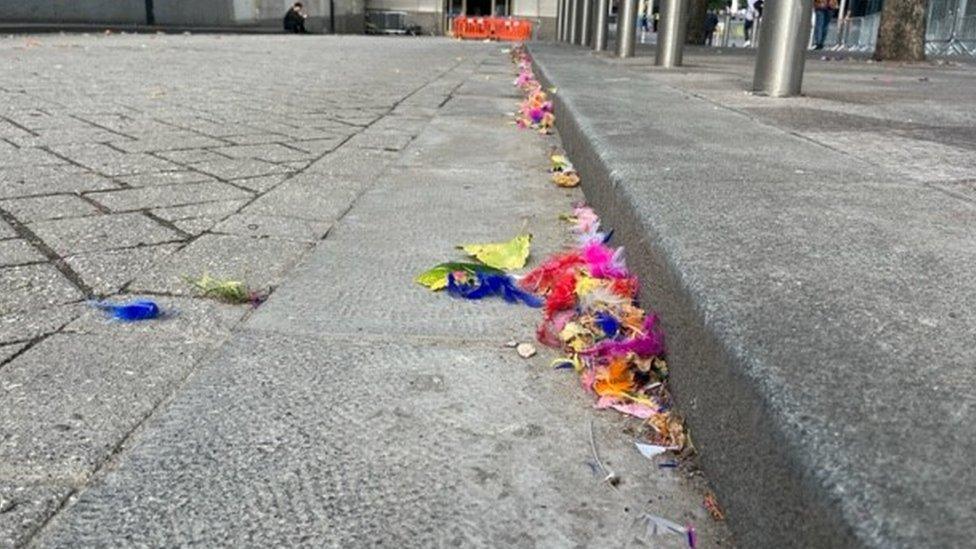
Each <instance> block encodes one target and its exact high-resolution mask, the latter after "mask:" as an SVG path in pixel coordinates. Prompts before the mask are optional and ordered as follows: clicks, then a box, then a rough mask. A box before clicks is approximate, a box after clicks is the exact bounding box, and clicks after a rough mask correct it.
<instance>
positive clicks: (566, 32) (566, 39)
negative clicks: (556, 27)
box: [560, 0, 572, 42]
mask: <svg viewBox="0 0 976 549" xmlns="http://www.w3.org/2000/svg"><path fill="white" fill-rule="evenodd" d="M570 2H572V0H563V21H562V23H561V26H560V28H561V30H562V32H563V37H562V41H563V42H569V3H570Z"/></svg>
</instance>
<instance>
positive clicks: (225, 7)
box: [153, 0, 235, 27]
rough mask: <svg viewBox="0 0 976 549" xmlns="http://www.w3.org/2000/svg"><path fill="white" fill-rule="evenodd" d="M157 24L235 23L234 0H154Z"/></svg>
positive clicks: (214, 24) (200, 24)
mask: <svg viewBox="0 0 976 549" xmlns="http://www.w3.org/2000/svg"><path fill="white" fill-rule="evenodd" d="M153 14H154V15H155V18H156V24H157V25H179V26H184V25H185V26H194V25H198V26H205V27H215V26H221V25H228V24H232V23H234V19H235V17H234V0H209V1H206V2H204V1H201V0H153Z"/></svg>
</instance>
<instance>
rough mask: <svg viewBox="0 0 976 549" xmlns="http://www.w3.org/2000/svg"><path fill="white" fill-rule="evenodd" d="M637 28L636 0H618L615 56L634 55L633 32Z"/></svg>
mask: <svg viewBox="0 0 976 549" xmlns="http://www.w3.org/2000/svg"><path fill="white" fill-rule="evenodd" d="M636 30H637V0H620V12H619V17H617V56H618V57H633V56H634V33H635V31H636Z"/></svg>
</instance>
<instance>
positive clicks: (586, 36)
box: [580, 0, 593, 47]
mask: <svg viewBox="0 0 976 549" xmlns="http://www.w3.org/2000/svg"><path fill="white" fill-rule="evenodd" d="M580 2H581V3H580V45H581V46H585V47H589V46H590V44H592V42H591V40H593V0H580Z"/></svg>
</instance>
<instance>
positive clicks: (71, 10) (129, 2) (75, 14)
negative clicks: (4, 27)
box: [0, 0, 163, 24]
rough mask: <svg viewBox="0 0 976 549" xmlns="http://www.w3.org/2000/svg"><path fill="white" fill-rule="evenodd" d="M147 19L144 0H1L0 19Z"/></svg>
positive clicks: (135, 21)
mask: <svg viewBox="0 0 976 549" xmlns="http://www.w3.org/2000/svg"><path fill="white" fill-rule="evenodd" d="M158 1H163V0H158ZM58 21H61V22H65V23H116V24H142V23H145V22H146V1H145V0H0V22H8V23H50V22H58Z"/></svg>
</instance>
